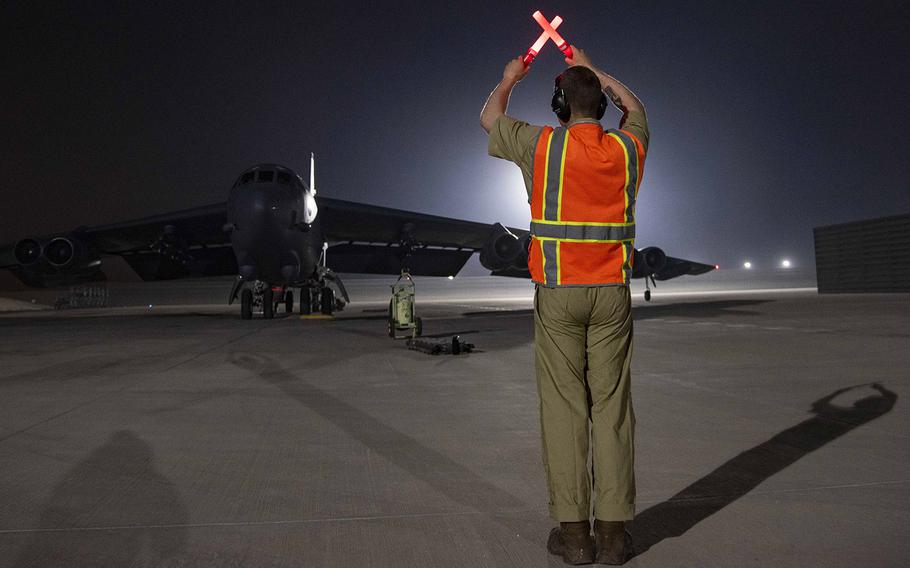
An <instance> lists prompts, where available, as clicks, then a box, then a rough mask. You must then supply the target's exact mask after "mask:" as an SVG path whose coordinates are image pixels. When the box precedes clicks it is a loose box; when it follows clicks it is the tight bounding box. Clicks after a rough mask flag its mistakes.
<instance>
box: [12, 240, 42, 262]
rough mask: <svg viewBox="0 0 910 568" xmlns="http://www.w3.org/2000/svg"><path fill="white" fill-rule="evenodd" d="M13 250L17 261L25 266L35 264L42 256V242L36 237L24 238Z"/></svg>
mask: <svg viewBox="0 0 910 568" xmlns="http://www.w3.org/2000/svg"><path fill="white" fill-rule="evenodd" d="M13 250H14V254H15V256H16V262H18V263H19V264H21V265H23V266H29V265H31V264H34V263H35V262H37V261H38V259H39V258H41V243H39V242H38V241H36V240H35V239H22V240H21V241H19V242H18V243H16V246H15V248H14V249H13Z"/></svg>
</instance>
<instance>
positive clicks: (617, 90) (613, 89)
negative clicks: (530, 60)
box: [566, 45, 645, 118]
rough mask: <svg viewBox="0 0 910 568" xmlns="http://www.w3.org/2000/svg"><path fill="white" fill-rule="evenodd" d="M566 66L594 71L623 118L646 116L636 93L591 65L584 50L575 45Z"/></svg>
mask: <svg viewBox="0 0 910 568" xmlns="http://www.w3.org/2000/svg"><path fill="white" fill-rule="evenodd" d="M566 64H568V65H581V66H583V67H587V68H588V69H590V70H591V71H594V74H595V75H597V78H598V79H600V88H601V89H603V90H604V92H605V93H607V96H608V97H610V100H611V101H613V104H615V105H616V106H617V107H618V108H619V110H621V111H622V114H623V118H625V117H626V116H628V115H629V113H630V112H640V113H641V114H643V115H644V114H645V105H643V104H642V103H641V101H640V100H639V99H638V97H636V96H635V93H633V92H632V91H630V90H629V88H628V87H626V86H625V85H623V84H622V83H620V82H619V81H618V80H617V79H616V78H615V77H612V76H610V75H607V74H606V73H604V72H603V71H601V70H600V69H598V68H597V67H594V64H593V63H591V59H590V58H589V57H588V55H587V54H586V53H585V52H584V50H582V49H580V48H577V47H575V46H574V45H573V46H572V58H571V59H569V58H568V57H567V58H566Z"/></svg>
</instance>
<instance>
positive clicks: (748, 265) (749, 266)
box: [743, 260, 752, 270]
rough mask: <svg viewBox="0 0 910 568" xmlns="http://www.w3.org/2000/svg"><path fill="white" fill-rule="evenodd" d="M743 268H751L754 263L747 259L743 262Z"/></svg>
mask: <svg viewBox="0 0 910 568" xmlns="http://www.w3.org/2000/svg"><path fill="white" fill-rule="evenodd" d="M743 268H745V269H746V270H749V269H750V268H752V263H751V262H749V261H748V260H747V261H746V262H744V263H743Z"/></svg>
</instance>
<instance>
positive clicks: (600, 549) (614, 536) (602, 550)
mask: <svg viewBox="0 0 910 568" xmlns="http://www.w3.org/2000/svg"><path fill="white" fill-rule="evenodd" d="M594 549H595V550H596V551H597V558H596V561H597V563H598V564H609V565H611V566H618V565H620V564H624V563H625V561H626V560H628V559H629V558H631V557H632V555H633V554H634V551H633V550H632V535H630V534H629V532H628V531H627V530H626V527H625V523H624V522H622V521H600V520H597V519H594Z"/></svg>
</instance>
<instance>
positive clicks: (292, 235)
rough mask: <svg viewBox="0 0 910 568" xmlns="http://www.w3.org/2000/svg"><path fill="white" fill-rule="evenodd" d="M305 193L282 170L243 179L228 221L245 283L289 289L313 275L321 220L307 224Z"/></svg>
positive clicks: (258, 170)
mask: <svg viewBox="0 0 910 568" xmlns="http://www.w3.org/2000/svg"><path fill="white" fill-rule="evenodd" d="M306 191H307V188H306V186H304V184H303V181H302V180H301V179H300V178H299V177H298V176H297V174H295V173H294V172H293V170H290V169H288V168H285V167H282V166H278V165H272V164H262V165H258V166H254V167H252V168H250V169H248V170H246V171H245V172H243V173H242V174H241V175H240V177H239V178H238V180H237V182H236V183H235V184H234V186H233V187H232V188H231V193H230V196H229V198H228V204H227V218H228V223H229V227H230V228H231V246H232V248H233V249H234V255H235V256H236V258H237V267H238V272H239V274H240V276H242V277H243V279H244V280H247V281H254V280H260V281H263V282H266V283H268V284H270V285H273V286H287V285H296V284H300V283H302V282H304V281H306V280H308V279H309V278H310V277H311V276H312V275H313V273H314V271H315V268H316V263H317V262H318V261H319V256H320V254H321V252H322V244H323V238H322V230H321V226H320V222H319V218H318V217H317V218H316V219H315V220H313V222H312V223H310V224H306V223H305V222H304V211H305V207H306Z"/></svg>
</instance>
